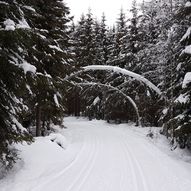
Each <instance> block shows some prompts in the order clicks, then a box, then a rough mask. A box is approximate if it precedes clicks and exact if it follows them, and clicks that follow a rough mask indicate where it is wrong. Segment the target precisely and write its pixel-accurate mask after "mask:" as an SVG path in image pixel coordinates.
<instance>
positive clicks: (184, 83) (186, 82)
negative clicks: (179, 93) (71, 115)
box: [182, 72, 191, 88]
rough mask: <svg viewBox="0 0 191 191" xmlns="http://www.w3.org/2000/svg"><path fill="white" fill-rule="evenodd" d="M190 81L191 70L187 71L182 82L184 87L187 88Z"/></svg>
mask: <svg viewBox="0 0 191 191" xmlns="http://www.w3.org/2000/svg"><path fill="white" fill-rule="evenodd" d="M190 82H191V72H187V73H186V75H185V76H184V80H183V82H182V88H186V87H187V85H188V84H189V83H190Z"/></svg>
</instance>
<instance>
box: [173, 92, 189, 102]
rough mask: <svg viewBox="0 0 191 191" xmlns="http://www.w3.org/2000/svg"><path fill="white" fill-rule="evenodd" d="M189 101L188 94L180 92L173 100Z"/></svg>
mask: <svg viewBox="0 0 191 191" xmlns="http://www.w3.org/2000/svg"><path fill="white" fill-rule="evenodd" d="M188 101H189V95H186V94H180V95H179V96H178V98H177V99H176V100H175V103H177V102H179V103H187V102H188Z"/></svg>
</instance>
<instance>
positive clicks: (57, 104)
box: [54, 94, 60, 107]
mask: <svg viewBox="0 0 191 191" xmlns="http://www.w3.org/2000/svg"><path fill="white" fill-rule="evenodd" d="M54 103H55V104H56V107H60V105H59V102H58V97H57V95H56V94H54Z"/></svg>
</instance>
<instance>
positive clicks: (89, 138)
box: [0, 117, 191, 191]
mask: <svg viewBox="0 0 191 191" xmlns="http://www.w3.org/2000/svg"><path fill="white" fill-rule="evenodd" d="M64 125H65V126H66V127H67V129H62V130H60V131H59V132H57V133H59V134H58V136H57V135H56V134H57V133H56V134H53V135H50V136H48V137H45V138H42V137H40V138H36V141H35V143H33V144H31V145H18V146H17V148H18V149H20V150H21V152H20V157H21V158H22V160H20V162H18V163H17V164H16V166H15V168H14V170H13V171H12V172H10V173H9V174H8V175H7V177H6V178H4V179H2V180H0V191H190V190H191V163H190V159H191V158H190V156H189V154H187V153H186V152H185V151H182V150H179V149H177V150H175V151H171V150H170V147H169V144H168V141H167V140H166V139H165V137H163V136H162V135H160V134H158V131H159V129H158V128H153V130H152V131H153V132H154V133H153V135H154V138H153V139H151V138H149V137H147V136H146V134H147V133H148V131H149V128H138V127H133V125H127V124H121V125H114V124H108V123H106V122H104V121H101V120H100V121H97V120H92V121H88V120H87V119H82V118H79V119H76V118H73V117H68V118H66V119H65V122H64ZM65 138H66V139H65ZM66 140H67V141H66ZM67 142H69V145H68V144H67ZM58 143H61V144H60V145H63V147H61V146H59V145H58ZM186 160H187V161H186Z"/></svg>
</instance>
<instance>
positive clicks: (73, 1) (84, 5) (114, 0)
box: [65, 0, 142, 25]
mask: <svg viewBox="0 0 191 191" xmlns="http://www.w3.org/2000/svg"><path fill="white" fill-rule="evenodd" d="M65 2H66V3H67V5H68V6H69V7H70V9H71V14H72V15H74V16H75V18H74V20H75V21H76V20H79V18H80V16H81V14H82V13H87V11H88V9H89V8H90V9H91V10H92V13H93V15H94V16H95V17H98V19H99V18H100V17H101V15H102V13H103V12H105V15H106V19H107V23H108V24H109V25H112V24H113V23H114V22H115V21H116V18H117V17H118V15H119V12H120V9H121V7H123V10H124V11H125V12H128V10H129V9H130V8H131V4H132V0H80V1H77V0H65ZM137 2H138V3H140V2H142V0H137Z"/></svg>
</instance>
